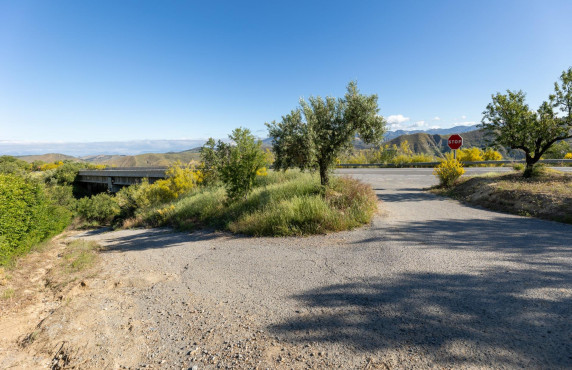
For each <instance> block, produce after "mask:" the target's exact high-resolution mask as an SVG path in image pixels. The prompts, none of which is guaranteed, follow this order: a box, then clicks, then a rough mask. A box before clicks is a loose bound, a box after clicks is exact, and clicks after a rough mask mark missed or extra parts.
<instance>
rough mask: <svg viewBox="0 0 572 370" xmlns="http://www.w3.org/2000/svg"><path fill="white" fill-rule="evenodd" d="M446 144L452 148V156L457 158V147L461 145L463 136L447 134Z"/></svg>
mask: <svg viewBox="0 0 572 370" xmlns="http://www.w3.org/2000/svg"><path fill="white" fill-rule="evenodd" d="M447 145H449V148H451V150H453V158H454V159H457V149H459V148H460V147H461V146H462V145H463V138H462V137H461V135H458V134H453V135H451V136H449V140H447Z"/></svg>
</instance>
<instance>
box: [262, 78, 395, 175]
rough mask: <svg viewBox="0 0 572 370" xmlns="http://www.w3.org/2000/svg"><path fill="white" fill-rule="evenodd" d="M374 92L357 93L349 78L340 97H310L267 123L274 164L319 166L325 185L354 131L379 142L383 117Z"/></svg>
mask: <svg viewBox="0 0 572 370" xmlns="http://www.w3.org/2000/svg"><path fill="white" fill-rule="evenodd" d="M378 113H379V108H378V105H377V95H375V94H373V95H362V94H360V92H359V90H358V88H357V83H356V82H350V83H349V84H348V86H347V92H346V94H345V96H344V97H343V98H334V97H326V98H325V99H322V98H321V97H319V96H318V97H310V98H309V99H308V101H305V100H304V99H301V100H300V107H299V108H297V109H295V110H293V111H292V112H291V113H290V114H287V115H286V116H283V117H282V122H280V123H276V122H272V123H267V124H266V126H267V127H268V129H269V136H270V137H271V138H272V146H273V150H274V154H275V156H276V159H275V162H274V163H275V164H274V165H275V168H278V169H286V168H291V167H299V168H301V169H305V168H311V169H318V170H319V172H320V182H321V184H322V185H324V186H325V185H328V182H329V172H330V170H331V169H332V167H333V165H334V163H335V160H336V158H337V157H338V156H339V155H340V154H341V153H342V152H343V151H345V150H347V149H348V148H349V147H351V145H352V143H353V140H354V139H355V137H356V135H357V136H359V137H360V138H361V139H362V140H363V141H364V142H365V143H368V144H378V143H379V142H381V140H382V138H383V134H384V133H385V120H384V119H383V117H382V116H380V115H379V114H378Z"/></svg>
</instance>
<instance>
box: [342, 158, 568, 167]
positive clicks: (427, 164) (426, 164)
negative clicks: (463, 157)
mask: <svg viewBox="0 0 572 370" xmlns="http://www.w3.org/2000/svg"><path fill="white" fill-rule="evenodd" d="M538 162H539V163H547V164H563V165H567V164H569V165H572V159H541V160H540V161H538ZM440 163H441V162H416V163H400V164H394V163H355V164H354V163H341V164H337V165H336V167H337V168H355V167H372V168H400V167H433V166H437V165H438V164H440ZM461 163H463V165H466V166H471V165H479V164H485V165H492V166H495V165H503V164H516V163H526V161H525V160H503V161H468V162H461Z"/></svg>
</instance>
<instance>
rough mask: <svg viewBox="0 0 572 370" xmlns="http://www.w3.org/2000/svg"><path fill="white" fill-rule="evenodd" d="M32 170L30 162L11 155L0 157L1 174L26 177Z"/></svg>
mask: <svg viewBox="0 0 572 370" xmlns="http://www.w3.org/2000/svg"><path fill="white" fill-rule="evenodd" d="M30 169H31V166H30V164H29V163H28V162H25V161H23V160H21V159H18V158H15V157H12V156H9V155H3V156H0V173H3V174H12V175H24V174H25V173H26V172H28V171H30Z"/></svg>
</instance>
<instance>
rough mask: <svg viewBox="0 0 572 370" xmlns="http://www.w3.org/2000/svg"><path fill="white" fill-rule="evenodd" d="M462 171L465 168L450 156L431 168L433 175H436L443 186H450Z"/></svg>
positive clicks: (463, 171)
mask: <svg viewBox="0 0 572 370" xmlns="http://www.w3.org/2000/svg"><path fill="white" fill-rule="evenodd" d="M464 173H465V169H464V168H463V165H462V164H461V162H460V161H458V160H456V159H453V158H451V156H448V158H447V159H445V160H444V161H442V162H441V163H440V164H439V165H438V166H437V167H435V168H434V169H433V175H435V176H437V178H439V184H440V185H441V186H445V187H451V186H452V185H453V184H454V183H455V181H457V179H458V178H459V177H461V176H462V175H463V174H464Z"/></svg>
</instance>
